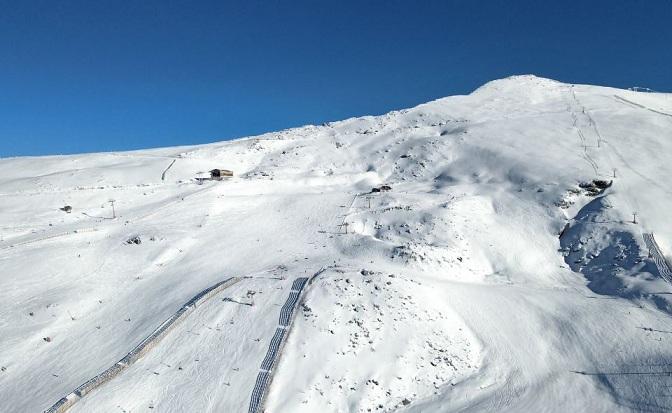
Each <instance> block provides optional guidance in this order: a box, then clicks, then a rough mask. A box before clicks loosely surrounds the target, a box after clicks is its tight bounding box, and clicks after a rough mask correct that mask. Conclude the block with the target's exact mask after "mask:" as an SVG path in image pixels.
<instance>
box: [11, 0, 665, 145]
mask: <svg viewBox="0 0 672 413" xmlns="http://www.w3.org/2000/svg"><path fill="white" fill-rule="evenodd" d="M671 22H672V1H667V0H660V1H656V0H649V1H637V0H630V1H495V0H492V1H478V0H469V1H467V0H465V1H449V0H444V1H338V2H326V1H324V2H323V1H305V2H304V1H285V2H276V1H270V0H269V1H252V0H248V1H240V2H233V1H168V0H162V1H154V0H143V1H105V0H96V1H88V0H87V1H74V0H73V1H67V0H64V1H60V2H56V1H51V0H49V1H34V0H22V1H14V0H13V1H5V0H0V157H6V156H17V155H41V154H60V153H79V152H93V151H109V150H127V149H139V148H147V147H157V146H173V145H182V144H185V145H186V144H194V143H206V142H213V141H218V140H224V139H229V138H234V137H239V136H246V135H252V134H258V133H262V132H264V131H271V130H277V129H282V128H287V127H293V126H299V125H303V124H308V123H322V122H324V121H328V120H339V119H343V118H347V117H351V116H359V115H366V114H381V113H385V112H387V111H389V110H392V109H400V108H405V107H411V106H414V105H416V104H418V103H422V102H425V101H428V100H431V99H435V98H439V97H443V96H447V95H453V94H464V93H468V92H470V91H471V90H473V89H474V88H476V87H478V86H479V85H481V84H483V83H485V82H487V81H489V80H492V79H496V78H501V77H505V76H509V75H512V74H524V73H533V74H537V75H540V76H545V77H550V78H554V79H558V80H561V81H566V82H573V83H592V84H601V85H609V86H616V87H629V86H647V87H650V88H653V89H656V90H662V91H670V90H671V89H672V87H671V84H672V23H671Z"/></svg>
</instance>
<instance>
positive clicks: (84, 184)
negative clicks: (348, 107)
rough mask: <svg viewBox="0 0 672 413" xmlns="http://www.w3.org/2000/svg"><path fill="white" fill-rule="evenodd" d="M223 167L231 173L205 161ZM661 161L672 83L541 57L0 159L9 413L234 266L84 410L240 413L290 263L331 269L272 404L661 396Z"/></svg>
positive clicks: (72, 376) (456, 405) (494, 402)
mask: <svg viewBox="0 0 672 413" xmlns="http://www.w3.org/2000/svg"><path fill="white" fill-rule="evenodd" d="M171 165H172V166H171ZM212 168H225V169H232V170H234V173H235V176H234V177H233V178H231V179H228V180H223V181H219V182H217V181H214V182H210V181H206V182H204V183H203V184H199V183H197V182H196V181H195V180H194V179H193V178H194V177H195V176H197V175H198V174H200V173H202V172H206V171H208V170H210V169H212ZM614 174H615V177H614ZM670 178H672V95H670V94H656V93H643V92H632V91H626V90H620V89H613V88H605V87H596V86H585V85H569V84H563V83H559V82H556V81H553V80H548V79H542V78H538V77H534V76H515V77H511V78H507V79H502V80H497V81H493V82H490V83H488V84H486V85H484V86H482V87H481V88H479V89H478V90H476V91H474V92H473V93H472V94H470V95H468V96H453V97H448V98H444V99H439V100H437V101H433V102H429V103H427V104H423V105H420V106H418V107H416V108H413V109H408V110H402V111H396V112H391V113H388V114H385V115H382V116H377V117H362V118H354V119H348V120H345V121H341V122H333V123H329V124H325V125H322V126H306V127H302V128H297V129H291V130H286V131H281V132H277V133H270V134H266V135H262V136H258V137H253V138H246V139H240V140H236V141H230V142H222V143H217V144H211V145H202V146H194V147H181V148H165V149H154V150H146V151H135V152H127V153H101V154H87V155H73V156H53V157H40V158H10V159H4V160H0V268H1V269H2V271H0V298H1V299H0V337H1V339H0V366H2V371H0V400H2V402H1V403H2V408H1V409H0V410H2V411H3V412H4V411H7V412H40V411H43V410H45V409H47V408H49V407H50V406H51V405H52V404H53V403H55V402H56V401H57V400H59V399H60V398H61V397H63V396H65V395H66V394H68V393H70V392H71V391H72V390H73V389H75V388H76V387H77V386H79V385H80V384H82V383H84V382H85V381H87V380H88V379H90V378H92V377H94V376H95V375H97V374H99V373H101V372H102V371H104V370H105V369H107V368H109V367H110V366H112V365H114V363H116V362H117V361H119V360H120V359H121V358H122V357H124V355H125V354H126V353H128V352H129V351H130V350H131V349H132V348H133V347H134V346H136V345H137V344H138V343H139V342H140V341H141V340H142V339H143V338H145V337H146V336H147V335H148V334H150V333H151V332H152V331H153V330H154V329H155V328H157V327H158V326H159V325H160V324H161V323H162V322H163V321H164V320H166V319H167V318H169V317H170V316H171V314H173V313H174V312H175V311H177V310H178V309H179V308H180V306H182V305H183V304H184V303H185V302H186V301H187V300H189V299H190V298H191V297H193V296H194V295H195V294H197V293H198V292H199V291H201V290H203V289H205V288H207V287H209V286H211V285H213V284H215V283H217V282H219V281H221V280H223V279H226V278H228V277H241V280H240V282H238V283H236V284H235V285H233V286H231V287H230V288H227V289H225V290H223V291H222V292H219V293H218V294H216V295H215V296H214V297H212V298H211V299H210V300H208V301H207V302H205V303H204V304H203V305H199V306H197V308H195V309H194V311H193V312H191V313H189V314H188V315H187V316H185V319H184V320H183V321H181V322H180V323H179V324H178V325H176V326H175V327H174V328H173V329H172V330H171V331H170V332H169V333H168V334H167V335H166V336H165V337H164V338H163V339H162V340H161V341H160V342H158V343H156V345H155V346H153V348H152V349H151V350H150V351H148V352H147V353H146V354H145V355H144V356H143V357H142V358H141V359H140V360H138V361H137V362H136V363H134V364H132V365H131V366H129V367H128V368H127V369H125V370H124V371H123V372H121V373H120V374H119V375H118V376H116V377H114V378H113V379H112V380H110V381H109V382H107V383H105V384H103V385H101V386H100V387H99V388H97V389H96V390H94V391H93V392H91V393H90V394H88V395H86V396H85V397H83V398H82V399H81V400H80V401H78V402H77V403H75V404H74V406H73V407H72V409H71V411H73V412H74V411H76V412H122V411H126V412H131V411H133V412H137V411H149V410H151V411H158V412H202V411H247V410H248V404H249V403H250V397H251V394H252V388H253V386H254V383H255V379H256V377H257V374H258V372H259V369H260V365H261V363H262V360H264V357H265V355H266V352H267V349H268V347H269V344H270V343H271V339H272V337H273V335H274V331H276V327H277V325H278V316H279V313H280V311H281V306H282V305H283V303H284V302H285V300H286V299H287V296H288V293H289V292H290V288H291V285H292V281H293V280H294V279H296V278H297V277H303V276H311V275H312V274H315V273H317V272H318V271H320V269H324V271H323V272H321V273H319V275H317V276H315V278H314V279H313V281H312V282H311V284H310V285H309V286H308V287H307V288H306V291H305V292H304V295H303V296H302V301H301V302H300V303H299V305H298V307H297V311H296V316H295V318H294V322H293V324H292V326H291V329H289V330H288V333H287V338H286V341H285V342H284V345H283V346H282V351H281V353H280V356H279V358H278V362H277V364H276V365H275V369H274V372H273V374H272V377H273V378H272V382H271V383H270V387H269V391H268V394H267V396H266V398H265V400H264V403H263V407H264V409H265V411H267V412H315V411H329V412H331V411H333V412H360V411H361V412H367V411H377V412H390V411H400V412H437V411H441V412H448V411H557V412H563V411H605V412H606V411H609V412H613V411H632V410H646V411H668V410H669V409H672V398H671V397H669V396H670V393H669V389H670V386H672V377H671V376H670V374H669V372H670V364H669V360H670V357H671V356H672V345H671V341H670V340H672V319H671V318H670V315H672V285H670V283H669V282H668V281H666V280H665V278H664V277H663V276H664V275H665V268H664V265H665V262H664V259H662V258H661V259H657V260H655V261H654V260H653V259H652V258H650V257H649V251H648V247H647V244H645V242H644V238H643V234H650V233H654V234H655V240H656V241H657V243H658V244H659V247H660V250H661V251H662V254H663V255H667V256H668V257H669V256H672V222H671V220H670V219H669V216H670V214H669V212H668V211H669V209H670V205H672V190H671V189H670V186H669V180H670ZM594 181H597V186H599V188H596V187H595V184H594ZM601 181H604V182H601ZM610 183H611V184H610ZM383 184H387V185H389V186H390V187H391V190H390V191H383V192H376V193H371V189H372V188H374V187H380V186H381V185H383ZM609 184H610V185H609ZM604 186H608V187H607V188H604ZM111 200H114V211H113V210H112V203H111V202H110V201H111ZM65 205H69V206H71V207H72V211H71V212H70V213H66V212H64V211H61V210H59V208H61V207H63V206H65ZM633 212H636V213H637V216H636V219H637V223H636V224H635V223H632V220H633V216H632V213H633ZM343 224H347V227H346V226H345V225H343ZM346 228H347V234H345V233H344V232H345V230H346ZM560 234H562V235H561V236H560ZM134 237H139V239H140V241H141V242H140V244H135V243H130V244H129V243H127V242H126V241H127V240H129V239H132V238H134ZM663 258H664V257H663ZM661 273H662V275H663V276H661ZM45 339H46V340H45Z"/></svg>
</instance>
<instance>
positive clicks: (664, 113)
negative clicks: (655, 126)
mask: <svg viewBox="0 0 672 413" xmlns="http://www.w3.org/2000/svg"><path fill="white" fill-rule="evenodd" d="M614 99H616V101H619V102H621V103H626V104H629V105H632V106H636V107H638V108H640V109H644V110H648V111H649V112H653V113H657V114H659V115H663V116H668V117H670V118H672V114H670V113H666V112H661V111H659V110H656V109H651V108H649V107H647V106H644V105H641V104H639V103H636V102H633V101H631V100H628V99H626V98H624V97H621V96H618V95H614Z"/></svg>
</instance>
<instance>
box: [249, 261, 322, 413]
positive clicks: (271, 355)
mask: <svg viewBox="0 0 672 413" xmlns="http://www.w3.org/2000/svg"><path fill="white" fill-rule="evenodd" d="M323 272H324V268H322V269H320V271H318V272H316V273H315V274H313V275H312V276H311V277H310V278H308V277H300V278H297V279H295V280H294V282H293V283H292V288H291V290H290V292H289V296H288V297H287V301H285V304H284V305H283V306H282V308H281V309H280V318H279V320H278V327H277V328H276V329H275V334H274V335H273V338H272V339H271V343H270V344H269V346H268V350H267V352H266V357H264V360H263V361H262V362H261V367H260V368H259V374H258V375H257V381H256V382H255V383H254V388H253V389H252V396H251V397H250V406H249V408H248V413H260V412H262V411H263V405H264V400H265V398H266V394H267V392H268V389H269V388H270V385H271V382H272V381H273V373H274V371H275V367H276V365H277V362H278V360H279V358H280V355H281V354H282V349H283V347H284V346H285V342H286V340H287V336H288V335H289V329H290V328H291V325H292V323H293V321H294V317H295V316H296V312H295V311H294V310H295V309H296V306H297V304H298V303H299V302H300V301H301V300H300V299H301V296H302V293H305V291H306V290H307V289H304V287H305V285H306V284H307V283H312V282H313V280H314V279H315V277H317V276H318V275H320V274H322V273H323Z"/></svg>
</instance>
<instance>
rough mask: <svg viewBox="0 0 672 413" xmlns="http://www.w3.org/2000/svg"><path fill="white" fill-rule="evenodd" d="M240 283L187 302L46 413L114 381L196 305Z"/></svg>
mask: <svg viewBox="0 0 672 413" xmlns="http://www.w3.org/2000/svg"><path fill="white" fill-rule="evenodd" d="M238 281H240V278H238V277H231V278H228V279H226V280H224V281H220V282H218V283H217V284H215V285H213V286H211V287H208V288H206V289H205V290H203V291H201V292H200V293H198V294H196V295H195V296H194V297H193V298H192V299H191V300H189V301H187V302H186V303H185V304H184V305H183V306H182V307H180V309H179V310H177V311H176V312H175V313H174V314H173V315H172V316H170V318H168V319H167V320H166V321H164V322H163V323H161V325H160V326H159V327H158V328H157V329H156V330H154V331H153V332H152V334H150V335H149V336H147V337H146V338H145V339H144V340H142V341H141V342H140V344H138V345H137V346H135V348H133V350H131V351H130V352H129V353H128V354H126V356H124V358H122V359H121V360H119V361H118V362H116V363H115V364H114V365H113V366H112V367H110V368H108V369H107V370H105V371H104V372H102V373H100V374H98V375H97V376H95V377H93V378H91V379H90V380H87V381H86V382H85V383H83V384H82V385H80V386H79V387H77V388H76V389H75V390H73V391H72V392H71V393H70V394H68V395H67V396H65V397H63V398H61V399H60V400H59V401H57V402H56V403H54V405H52V406H51V407H50V408H48V409H47V410H45V411H44V413H61V412H65V411H66V410H68V409H69V408H70V407H72V405H73V404H75V403H76V402H77V401H78V400H79V399H81V398H82V397H84V396H85V395H87V394H88V393H91V392H92V391H93V390H95V389H96V388H98V387H100V386H101V385H103V384H105V383H107V382H108V381H110V380H111V379H113V378H114V377H115V376H117V375H118V374H119V373H121V372H122V371H123V370H124V369H125V368H127V367H128V366H130V365H131V364H133V363H135V362H136V361H137V360H138V359H140V358H141V357H142V356H143V355H144V354H145V353H147V352H148V351H149V350H151V349H152V348H153V347H154V346H155V345H156V344H158V343H159V341H161V339H162V338H163V337H165V336H166V334H168V332H169V331H170V330H171V329H172V328H173V327H175V325H176V324H177V322H178V321H180V320H182V319H183V318H184V316H185V315H186V314H187V313H189V312H191V311H193V309H194V308H196V305H198V304H202V303H203V302H205V301H207V300H208V299H209V298H211V297H212V296H213V295H215V294H217V293H219V292H220V291H222V290H223V289H225V288H228V287H230V286H232V285H233V284H235V283H237V282H238Z"/></svg>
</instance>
